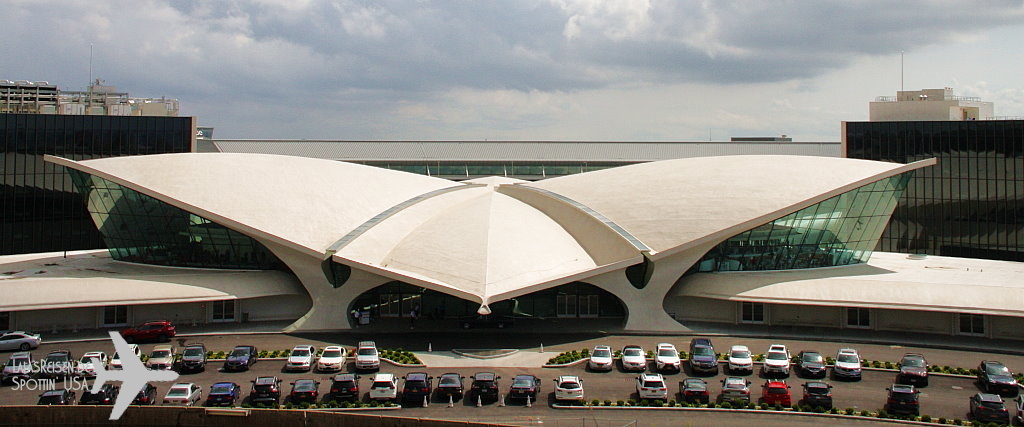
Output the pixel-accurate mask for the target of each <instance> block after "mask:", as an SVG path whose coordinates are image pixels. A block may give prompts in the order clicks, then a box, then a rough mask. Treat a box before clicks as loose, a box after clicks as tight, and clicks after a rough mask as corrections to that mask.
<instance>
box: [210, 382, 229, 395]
mask: <svg viewBox="0 0 1024 427" xmlns="http://www.w3.org/2000/svg"><path fill="white" fill-rule="evenodd" d="M230 392H231V386H230V385H228V384H214V385H213V387H212V388H210V393H214V394H223V393H230Z"/></svg>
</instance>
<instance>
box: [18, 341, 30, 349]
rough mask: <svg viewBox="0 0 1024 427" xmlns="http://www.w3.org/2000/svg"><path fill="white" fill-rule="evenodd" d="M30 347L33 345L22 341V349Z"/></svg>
mask: <svg viewBox="0 0 1024 427" xmlns="http://www.w3.org/2000/svg"><path fill="white" fill-rule="evenodd" d="M30 347H32V346H30V345H28V343H27V342H23V343H21V347H20V348H21V351H28V349H29V348H30Z"/></svg>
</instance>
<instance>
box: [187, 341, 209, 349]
mask: <svg viewBox="0 0 1024 427" xmlns="http://www.w3.org/2000/svg"><path fill="white" fill-rule="evenodd" d="M189 347H202V348H206V344H203V343H201V342H197V343H192V344H189V345H186V346H185V348H189Z"/></svg>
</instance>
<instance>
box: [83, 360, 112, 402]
mask: <svg viewBox="0 0 1024 427" xmlns="http://www.w3.org/2000/svg"><path fill="white" fill-rule="evenodd" d="M93 359H96V360H99V366H96V365H95V364H94V363H93ZM107 363H108V361H107V354H106V353H104V352H102V351H90V352H88V353H85V354H84V355H82V358H81V359H79V360H78V366H77V367H75V372H76V373H77V374H78V376H80V377H85V378H93V377H95V376H96V370H97V369H100V370H104V369H106V368H107ZM82 397H85V396H82Z"/></svg>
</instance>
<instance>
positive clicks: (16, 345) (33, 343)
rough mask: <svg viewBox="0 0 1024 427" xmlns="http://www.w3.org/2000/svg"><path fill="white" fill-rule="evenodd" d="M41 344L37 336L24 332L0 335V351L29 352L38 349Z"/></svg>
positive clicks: (41, 340)
mask: <svg viewBox="0 0 1024 427" xmlns="http://www.w3.org/2000/svg"><path fill="white" fill-rule="evenodd" d="M42 342H43V339H42V338H39V334H30V333H28V332H25V331H13V332H7V333H4V334H0V350H20V351H29V350H31V349H33V348H37V347H39V344H41V343H42Z"/></svg>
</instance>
